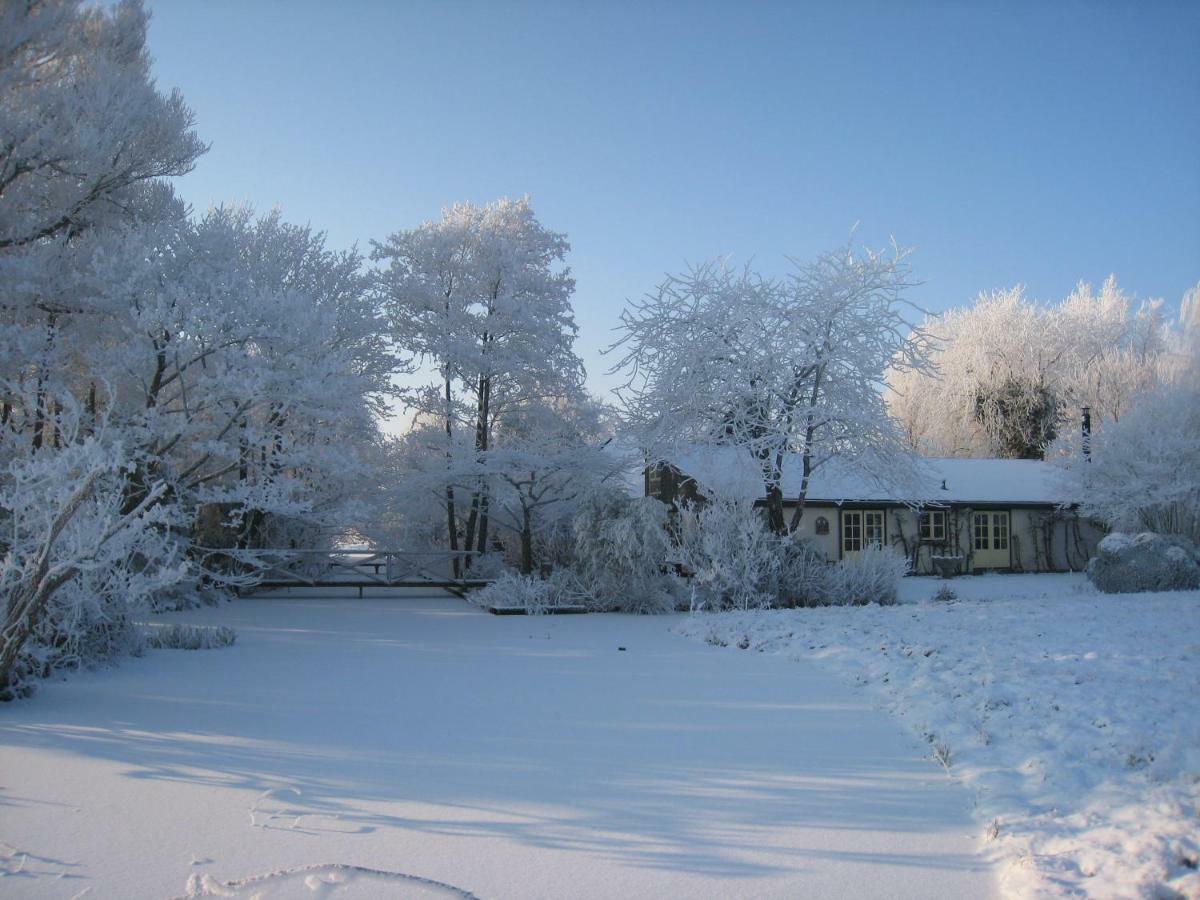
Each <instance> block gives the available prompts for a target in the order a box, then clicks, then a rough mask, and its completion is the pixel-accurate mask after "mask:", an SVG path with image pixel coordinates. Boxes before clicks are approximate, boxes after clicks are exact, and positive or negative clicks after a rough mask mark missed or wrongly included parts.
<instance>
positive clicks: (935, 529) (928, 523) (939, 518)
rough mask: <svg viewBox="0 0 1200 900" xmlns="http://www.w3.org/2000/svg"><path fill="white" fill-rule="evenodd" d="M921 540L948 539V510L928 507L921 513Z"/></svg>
mask: <svg viewBox="0 0 1200 900" xmlns="http://www.w3.org/2000/svg"><path fill="white" fill-rule="evenodd" d="M921 540H923V541H944V540H946V511H945V510H942V509H928V510H925V511H924V512H923V513H921Z"/></svg>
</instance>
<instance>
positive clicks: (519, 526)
mask: <svg viewBox="0 0 1200 900" xmlns="http://www.w3.org/2000/svg"><path fill="white" fill-rule="evenodd" d="M607 432H608V428H607V425H606V423H605V421H604V416H603V410H602V409H601V408H600V407H599V405H598V404H596V403H594V402H592V401H589V400H587V399H586V398H579V399H577V400H575V401H573V402H564V403H558V404H554V405H551V404H545V403H537V404H529V405H527V406H523V407H519V408H517V409H515V410H512V411H510V412H509V414H508V415H506V416H505V418H504V420H503V421H502V422H501V423H500V428H499V433H498V435H497V446H496V447H495V448H494V449H493V450H492V451H490V452H489V454H488V455H487V457H486V468H487V472H488V474H489V475H491V476H492V479H493V480H494V481H495V482H496V483H497V488H496V496H495V500H494V508H495V510H496V516H497V521H498V523H499V524H500V526H501V527H502V528H504V529H506V530H508V531H509V532H510V533H513V534H515V535H517V538H518V540H519V542H520V570H521V573H522V574H524V575H528V574H530V573H531V572H532V571H533V568H534V544H535V539H536V538H539V537H543V536H546V535H548V534H550V533H552V532H564V531H569V529H570V523H571V519H572V516H573V513H574V510H575V506H576V502H577V501H578V500H579V499H580V498H581V497H583V496H584V495H585V494H587V493H588V492H589V491H592V490H595V489H596V488H597V487H598V486H599V485H601V484H603V483H604V482H605V481H608V480H610V479H612V477H613V476H614V475H616V474H617V473H618V472H619V470H620V469H621V468H622V467H623V466H624V465H625V461H623V460H621V459H620V458H618V457H617V456H616V455H615V454H612V453H609V452H606V446H607V445H608V443H609V437H608V435H607Z"/></svg>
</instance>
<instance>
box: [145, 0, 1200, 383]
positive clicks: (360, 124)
mask: <svg viewBox="0 0 1200 900" xmlns="http://www.w3.org/2000/svg"><path fill="white" fill-rule="evenodd" d="M149 6H150V8H151V9H152V11H153V20H152V23H151V30H150V47H151V51H152V53H153V55H154V56H155V59H156V63H155V73H156V76H157V78H158V80H159V83H160V85H162V86H163V87H178V88H180V89H181V90H182V91H183V93H184V95H185V97H186V98H187V100H188V102H189V103H190V104H191V105H192V107H193V108H194V109H195V111H196V116H197V120H198V125H199V130H200V133H201V134H202V135H203V137H204V138H205V139H206V140H208V141H210V142H211V143H212V145H213V146H212V150H211V152H210V153H209V154H208V155H207V156H206V157H204V158H202V159H201V161H200V164H199V166H198V168H197V170H196V171H195V172H194V173H193V174H191V175H189V176H187V177H186V178H184V179H182V181H181V182H180V184H179V189H180V192H181V194H182V195H183V196H184V198H185V199H187V200H188V201H190V202H191V203H192V204H193V205H194V206H195V207H197V208H198V209H203V208H206V207H207V206H208V205H210V204H211V203H217V202H222V201H231V200H232V201H241V202H249V203H251V204H253V205H254V206H256V207H258V208H259V209H261V210H263V211H265V210H267V209H269V208H270V207H272V206H275V205H278V206H280V207H281V208H282V210H283V212H284V215H285V217H286V218H288V219H290V220H293V221H300V222H311V223H312V224H313V225H315V226H317V227H319V228H322V229H324V230H326V231H328V233H329V237H330V241H331V243H332V244H333V245H335V246H349V245H351V244H353V243H356V242H357V243H358V244H359V246H360V248H362V249H364V250H365V249H367V246H368V241H369V239H371V238H381V237H383V236H384V235H386V234H387V233H389V232H391V231H395V230H397V229H400V228H408V227H411V226H413V225H415V224H417V223H419V222H420V221H422V220H424V219H428V218H435V217H437V215H438V214H439V211H440V209H441V207H442V206H444V205H446V204H448V203H451V202H453V201H456V200H472V201H475V202H479V203H483V202H487V201H489V200H492V199H495V198H497V197H500V196H505V195H507V196H520V195H523V194H529V195H530V196H531V197H532V199H533V202H534V208H535V210H536V211H537V213H538V217H539V218H540V219H541V220H542V222H543V223H544V224H545V225H547V226H548V227H551V228H553V229H555V230H558V231H565V232H566V233H567V234H568V235H569V237H570V239H571V243H572V245H573V250H572V253H571V255H570V264H571V266H572V268H573V270H574V272H575V275H576V278H577V281H578V288H577V292H576V297H575V306H576V314H577V319H578V322H579V325H580V329H581V336H580V342H579V348H580V350H581V352H582V355H583V356H584V360H585V362H586V364H587V366H588V371H589V374H590V375H591V376H592V384H593V387H594V388H595V389H597V390H602V389H604V388H606V387H608V386H610V385H611V384H612V383H613V379H611V378H609V377H606V376H605V375H604V370H605V369H606V368H607V362H606V360H604V359H603V358H601V357H600V356H599V354H598V350H599V348H600V347H602V346H605V345H606V344H608V343H609V342H610V341H611V339H612V337H613V332H612V330H611V329H612V328H613V327H614V326H615V325H616V324H617V319H618V315H619V312H620V309H621V307H622V305H623V304H624V301H625V299H626V298H628V297H634V296H638V295H640V294H642V293H643V292H645V291H646V290H648V289H650V288H651V287H652V286H653V285H654V284H655V283H656V282H657V281H658V280H659V279H660V278H661V276H662V273H663V272H665V271H668V270H670V271H677V270H678V269H680V268H681V267H682V266H683V264H684V263H685V262H686V261H699V260H701V259H705V258H708V257H711V256H715V255H719V254H727V253H728V254H734V255H735V257H737V258H738V259H745V258H748V257H754V258H755V260H756V261H757V263H758V265H759V267H760V268H762V269H763V270H765V271H768V272H778V271H782V270H783V269H784V267H785V266H786V263H785V262H784V260H783V256H784V255H785V254H787V255H791V256H796V257H802V258H803V257H809V256H811V255H813V254H815V253H816V252H818V251H820V250H823V249H828V248H831V247H834V246H837V245H838V244H840V243H841V242H842V241H844V240H845V239H846V237H847V235H848V234H849V232H850V229H851V228H852V227H853V226H854V225H855V223H859V229H858V236H859V239H860V240H861V241H862V242H864V243H867V244H870V245H880V244H883V243H886V242H887V241H888V240H889V239H890V237H891V236H893V235H894V236H895V238H896V239H897V240H898V241H899V242H900V243H901V244H903V245H909V246H914V247H915V248H916V252H915V254H914V256H913V257H912V262H913V265H914V269H915V275H916V277H917V278H918V279H919V280H921V281H922V282H923V285H922V286H921V287H920V288H918V289H916V290H915V291H914V292H913V294H912V297H913V299H914V300H916V301H917V302H919V303H921V304H922V305H924V306H925V307H927V308H929V309H933V310H941V309H945V308H947V307H950V306H956V305H961V304H965V303H968V302H969V301H970V300H971V299H972V298H973V297H974V296H975V294H977V293H978V292H979V291H981V290H986V289H992V288H1000V287H1005V286H1010V285H1013V284H1017V283H1022V284H1025V285H1026V286H1027V288H1028V291H1029V293H1030V295H1032V296H1033V297H1035V298H1039V299H1046V300H1050V299H1058V298H1060V297H1062V296H1063V295H1065V294H1066V293H1067V292H1068V291H1069V290H1070V289H1071V287H1072V286H1073V284H1074V283H1075V282H1076V281H1078V280H1079V279H1081V278H1082V279H1086V280H1089V281H1093V282H1099V281H1101V280H1103V278H1104V277H1105V276H1107V275H1108V274H1109V273H1110V272H1111V273H1115V274H1116V275H1117V278H1118V280H1119V281H1120V283H1121V284H1122V286H1123V287H1125V288H1126V290H1129V291H1131V292H1135V293H1136V294H1137V295H1138V296H1140V297H1163V298H1165V299H1166V300H1167V302H1168V303H1169V304H1170V305H1171V306H1173V307H1176V306H1177V304H1178V301H1179V298H1180V296H1181V295H1182V294H1183V292H1184V291H1185V290H1186V289H1187V288H1188V287H1190V286H1191V285H1194V284H1196V283H1197V281H1200V56H1197V47H1200V3H1154V2H1150V3H1137V4H1135V3H1127V4H1117V3H1066V2H1054V3H1030V4H1022V3H995V4H965V3H963V4H959V3H933V2H931V3H911V2H895V3H879V4H874V3H860V4H851V3H845V4H841V3H832V2H830V3H825V4H812V5H805V4H800V3H787V4H769V3H733V2H730V3H724V4H718V3H682V2H678V3H675V2H670V3H668V2H659V3H655V2H650V3H646V2H641V3H619V2H605V3H601V2H599V0H597V2H594V3H586V4H585V3H582V2H568V0H563V2H557V3H522V4H518V3H504V2H491V3H467V2H446V3H392V2H383V0H380V2H365V0H362V2H353V0H346V2H340V3H338V2H329V3H317V2H303V0H291V2H274V0H273V2H267V0H258V2H251V0H242V2H229V0H209V2H196V0H149Z"/></svg>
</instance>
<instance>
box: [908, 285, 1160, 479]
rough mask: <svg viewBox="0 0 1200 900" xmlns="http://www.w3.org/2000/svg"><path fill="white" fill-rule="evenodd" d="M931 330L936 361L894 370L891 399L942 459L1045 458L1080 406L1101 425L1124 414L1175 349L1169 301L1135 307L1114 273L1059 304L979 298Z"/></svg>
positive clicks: (1003, 295)
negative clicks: (1167, 325)
mask: <svg viewBox="0 0 1200 900" xmlns="http://www.w3.org/2000/svg"><path fill="white" fill-rule="evenodd" d="M924 328H925V330H926V331H927V332H928V333H929V334H930V335H931V339H932V340H931V353H930V359H931V361H932V363H933V367H932V368H931V369H924V370H913V369H908V370H896V371H893V372H892V373H891V374H890V376H889V378H888V383H889V388H890V390H889V391H888V405H889V408H890V410H891V412H892V414H893V415H894V416H895V417H896V419H897V420H898V421H899V423H900V425H901V427H902V429H903V431H904V433H905V436H906V439H907V441H908V442H909V445H910V446H912V447H913V448H914V449H915V450H918V451H919V452H921V453H924V454H927V455H934V456H1002V457H1017V458H1022V457H1024V458H1029V457H1033V458H1037V457H1040V456H1041V455H1042V454H1043V453H1044V451H1045V449H1046V448H1047V446H1048V445H1049V444H1051V443H1052V442H1053V441H1054V440H1055V439H1056V438H1057V437H1058V436H1059V435H1060V434H1062V433H1063V432H1064V431H1065V430H1069V429H1066V428H1065V425H1066V424H1067V423H1073V422H1074V421H1076V418H1075V417H1076V416H1077V414H1078V410H1079V408H1080V407H1082V406H1087V407H1089V408H1090V409H1091V410H1092V415H1093V418H1094V420H1095V421H1096V422H1097V423H1100V422H1105V421H1113V420H1117V419H1119V418H1120V417H1121V416H1122V415H1124V414H1125V412H1126V411H1127V410H1128V409H1129V408H1130V405H1131V403H1132V402H1133V399H1134V398H1135V397H1136V396H1137V395H1138V394H1139V393H1141V392H1142V391H1144V390H1146V389H1147V388H1148V387H1150V386H1152V385H1153V384H1155V383H1157V381H1158V380H1159V377H1160V373H1161V368H1162V365H1163V362H1164V353H1165V352H1166V348H1167V335H1166V331H1165V329H1164V324H1163V320H1162V315H1161V304H1160V303H1158V302H1157V301H1155V302H1148V303H1142V304H1140V305H1135V304H1134V303H1133V301H1132V299H1131V298H1130V297H1129V296H1128V295H1126V294H1125V293H1124V292H1123V291H1121V289H1120V288H1119V287H1118V286H1117V283H1116V280H1115V279H1113V278H1109V279H1108V280H1107V281H1105V282H1104V284H1103V285H1102V286H1101V288H1100V290H1099V291H1096V290H1095V289H1094V288H1093V287H1092V286H1091V285H1088V284H1084V283H1081V284H1079V285H1078V286H1077V287H1076V289H1075V290H1074V291H1073V292H1072V293H1071V295H1070V296H1069V297H1067V298H1066V299H1065V300H1064V301H1062V302H1061V303H1059V304H1057V305H1043V304H1037V303H1033V302H1031V301H1029V300H1028V299H1027V298H1026V297H1025V295H1024V292H1023V290H1022V289H1021V288H1013V289H1011V290H1006V291H998V292H991V293H984V294H980V295H979V297H978V298H977V299H976V300H975V303H974V304H973V305H972V306H971V307H969V308H965V309H958V310H951V311H950V312H948V313H945V314H944V315H942V316H940V317H937V318H931V319H929V320H927V321H926V323H925V325H924Z"/></svg>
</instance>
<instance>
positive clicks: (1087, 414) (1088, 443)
mask: <svg viewBox="0 0 1200 900" xmlns="http://www.w3.org/2000/svg"><path fill="white" fill-rule="evenodd" d="M1080 412H1082V413H1083V458H1084V459H1085V460H1086V461H1087V462H1091V461H1092V408H1091V407H1090V406H1085V407H1083V409H1081V410H1080Z"/></svg>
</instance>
